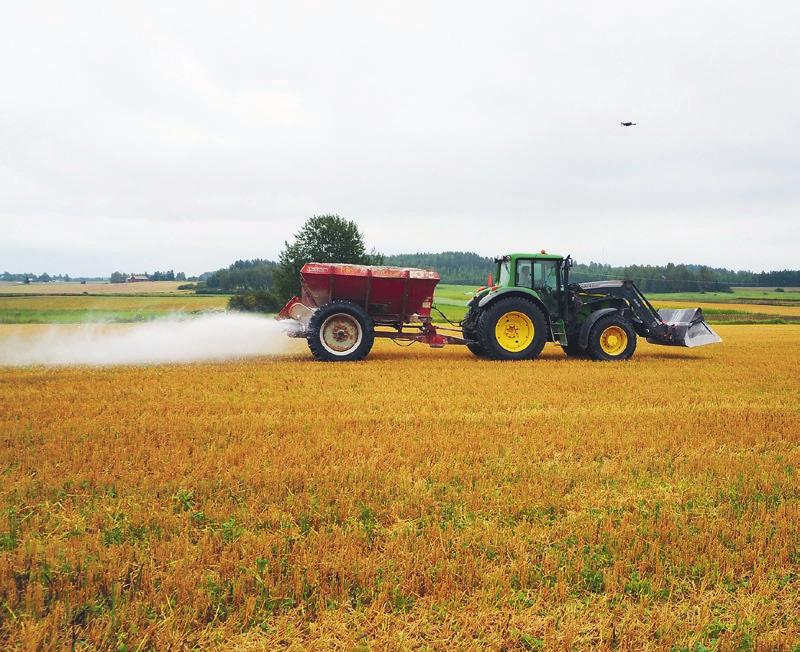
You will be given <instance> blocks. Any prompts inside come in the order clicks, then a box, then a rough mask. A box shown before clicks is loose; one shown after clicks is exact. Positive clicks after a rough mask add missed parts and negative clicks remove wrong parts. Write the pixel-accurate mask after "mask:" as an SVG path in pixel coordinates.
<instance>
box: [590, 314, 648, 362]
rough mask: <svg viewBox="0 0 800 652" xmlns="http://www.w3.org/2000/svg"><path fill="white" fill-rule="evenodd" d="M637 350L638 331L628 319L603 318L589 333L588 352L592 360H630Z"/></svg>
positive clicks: (611, 316) (613, 316)
mask: <svg viewBox="0 0 800 652" xmlns="http://www.w3.org/2000/svg"><path fill="white" fill-rule="evenodd" d="M635 350H636V331H634V330H633V325H632V324H631V323H630V322H629V321H628V320H627V319H623V318H622V317H618V316H617V315H608V317H601V318H600V319H598V320H597V323H596V324H595V325H594V326H592V330H591V331H589V346H588V347H587V351H588V352H589V355H590V356H591V358H592V360H604V361H612V360H628V359H629V358H630V357H631V356H632V355H633V352H634V351H635Z"/></svg>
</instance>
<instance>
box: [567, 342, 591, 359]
mask: <svg viewBox="0 0 800 652" xmlns="http://www.w3.org/2000/svg"><path fill="white" fill-rule="evenodd" d="M561 348H562V349H564V353H566V354H567V357H568V358H588V357H589V352H588V351H587V350H586V349H582V348H581V347H579V346H578V345H577V344H567V346H562V347H561Z"/></svg>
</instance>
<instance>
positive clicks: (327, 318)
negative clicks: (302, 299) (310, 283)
mask: <svg viewBox="0 0 800 652" xmlns="http://www.w3.org/2000/svg"><path fill="white" fill-rule="evenodd" d="M306 341H307V342H308V348H309V349H311V353H312V354H313V355H314V357H315V358H316V359H317V360H324V361H325V362H349V361H352V360H362V359H363V358H365V357H366V355H367V354H368V353H369V352H370V349H372V344H373V343H374V342H375V327H374V324H373V323H372V319H371V318H370V316H369V315H368V314H367V313H366V312H365V310H364V309H363V308H362V307H361V306H358V305H356V304H355V303H352V302H350V301H331V302H330V303H326V304H325V305H324V306H322V307H320V308H318V309H317V310H316V312H315V313H314V314H313V315H312V316H311V319H310V320H309V322H308V331H307V335H306Z"/></svg>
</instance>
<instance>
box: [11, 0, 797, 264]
mask: <svg viewBox="0 0 800 652" xmlns="http://www.w3.org/2000/svg"><path fill="white" fill-rule="evenodd" d="M798 44H800V5H798V3H796V2H793V1H791V0H789V1H786V2H768V3H756V2H697V1H696V0H693V1H692V2H681V3H670V2H667V3H658V4H656V3H651V2H641V0H639V1H637V2H624V3H622V2H620V3H612V2H602V3H599V2H586V3H564V2H550V3H532V2H481V3H468V2H463V1H460V2H431V1H428V2H409V1H404V2H393V3H383V2H363V3H355V2H325V3H323V2H320V3H313V2H297V1H293V2H251V3H236V2H231V1H221V2H202V1H198V0H193V1H192V2H186V3H179V2H166V3H165V2H157V3H155V2H154V3H148V2H129V3H123V2H107V1H104V2H98V3H91V2H78V3H66V2H53V3H44V2H28V1H26V2H22V1H20V2H13V1H12V2H6V3H3V11H2V21H1V22H0V81H1V82H2V86H1V87H0V227H1V228H0V271H3V270H8V271H18V272H21V271H34V272H43V271H48V272H50V273H59V272H68V273H70V274H72V275H80V274H86V275H90V274H91V275H94V274H102V275H108V274H109V273H110V272H111V271H113V270H115V269H120V270H124V271H128V272H132V271H152V270H154V269H166V268H174V269H175V270H176V271H178V270H184V271H186V272H187V273H190V274H196V273H200V272H203V271H206V270H211V269H216V268H218V267H221V266H225V265H227V264H228V263H230V262H232V261H233V260H234V259H237V258H253V257H268V258H274V257H276V256H277V254H278V252H279V251H280V249H281V247H282V245H283V242H284V240H286V239H289V238H291V236H292V234H293V233H294V232H295V231H296V230H297V229H298V227H299V226H300V225H301V224H302V223H303V221H304V220H305V219H306V218H307V217H309V216H310V215H312V214H322V213H339V214H340V215H342V216H345V217H348V218H351V219H355V220H356V221H357V222H358V223H359V225H360V226H361V229H362V231H363V233H364V235H365V237H366V240H367V244H368V246H371V247H376V248H377V249H378V250H380V251H383V252H385V253H400V252H412V251H442V250H454V249H455V250H474V251H477V252H479V253H481V254H484V255H496V254H499V253H502V252H508V251H518V250H539V249H541V248H545V249H547V250H548V251H554V252H561V253H564V254H566V253H572V255H573V257H575V258H576V259H577V260H578V261H580V262H589V260H598V261H603V262H609V263H613V264H625V263H665V262H668V261H674V262H687V263H706V264H711V265H715V266H726V267H733V268H737V269H742V268H747V269H754V270H758V271H760V270H762V269H775V268H784V267H793V268H798V267H800V228H799V227H798V219H799V218H800V46H798ZM623 120H633V121H636V122H638V123H639V124H638V125H637V126H635V127H630V128H623V127H621V126H620V125H619V123H620V121H623Z"/></svg>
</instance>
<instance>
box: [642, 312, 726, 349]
mask: <svg viewBox="0 0 800 652" xmlns="http://www.w3.org/2000/svg"><path fill="white" fill-rule="evenodd" d="M658 316H659V317H661V319H662V320H663V321H664V323H665V324H666V325H667V326H668V327H669V330H668V336H667V337H666V338H664V339H655V338H649V337H648V338H647V341H648V342H651V343H652V344H665V345H667V346H688V347H695V346H703V345H705V344H716V343H717V342H721V341H722V338H721V337H720V336H719V335H717V334H716V333H715V332H714V331H713V330H712V328H711V326H709V325H708V324H706V320H705V319H703V311H702V310H701V309H700V308H678V309H674V308H661V309H660V310H659V311H658Z"/></svg>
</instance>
